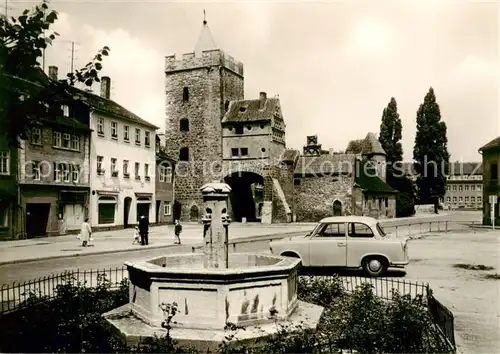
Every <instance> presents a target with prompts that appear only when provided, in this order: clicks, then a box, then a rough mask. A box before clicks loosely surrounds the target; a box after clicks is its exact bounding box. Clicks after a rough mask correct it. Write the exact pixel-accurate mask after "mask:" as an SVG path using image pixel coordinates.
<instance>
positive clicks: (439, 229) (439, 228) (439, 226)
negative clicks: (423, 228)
mask: <svg viewBox="0 0 500 354" xmlns="http://www.w3.org/2000/svg"><path fill="white" fill-rule="evenodd" d="M437 223H438V232H440V231H441V223H440V222H439V221H438V222H437Z"/></svg>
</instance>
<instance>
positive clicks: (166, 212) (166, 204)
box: [163, 202, 172, 216]
mask: <svg viewBox="0 0 500 354" xmlns="http://www.w3.org/2000/svg"><path fill="white" fill-rule="evenodd" d="M171 214H172V205H171V204H170V202H164V204H163V215H165V216H170V215H171Z"/></svg>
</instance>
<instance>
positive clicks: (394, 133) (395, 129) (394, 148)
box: [378, 97, 403, 165]
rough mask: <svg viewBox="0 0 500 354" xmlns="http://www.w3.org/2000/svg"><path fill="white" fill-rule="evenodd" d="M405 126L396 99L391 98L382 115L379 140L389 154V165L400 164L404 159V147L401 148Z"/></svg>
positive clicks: (387, 159)
mask: <svg viewBox="0 0 500 354" xmlns="http://www.w3.org/2000/svg"><path fill="white" fill-rule="evenodd" d="M402 130H403V126H402V124H401V118H399V113H398V105H397V103H396V99H395V98H394V97H391V101H390V102H389V104H388V105H387V107H386V108H384V111H383V113H382V123H381V124H380V134H379V138H378V140H379V141H380V144H381V145H382V148H383V149H384V151H385V153H386V154H387V157H386V161H387V163H388V165H392V164H394V163H395V162H400V161H402V159H403V147H402V146H401V142H400V140H401V138H402V135H401V134H402Z"/></svg>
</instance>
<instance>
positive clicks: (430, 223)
mask: <svg viewBox="0 0 500 354" xmlns="http://www.w3.org/2000/svg"><path fill="white" fill-rule="evenodd" d="M429 232H432V221H429Z"/></svg>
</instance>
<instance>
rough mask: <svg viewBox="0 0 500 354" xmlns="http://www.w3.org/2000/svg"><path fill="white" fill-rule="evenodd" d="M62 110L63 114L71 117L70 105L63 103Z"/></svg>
mask: <svg viewBox="0 0 500 354" xmlns="http://www.w3.org/2000/svg"><path fill="white" fill-rule="evenodd" d="M61 110H62V112H63V116H64V117H69V106H67V105H65V104H63V105H62V106H61Z"/></svg>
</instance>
